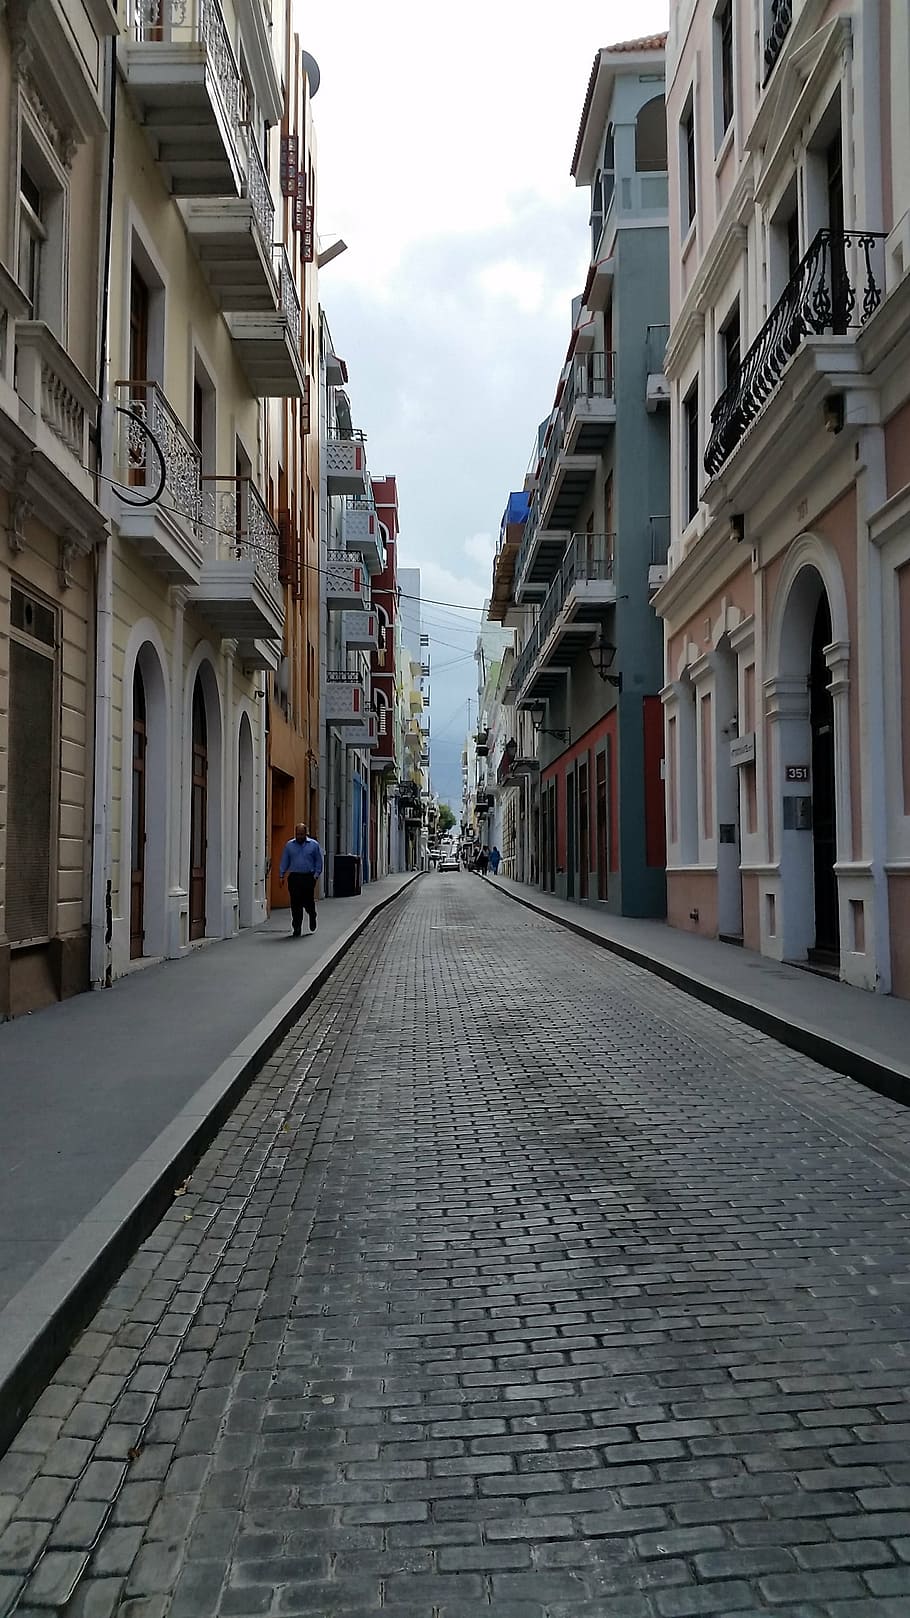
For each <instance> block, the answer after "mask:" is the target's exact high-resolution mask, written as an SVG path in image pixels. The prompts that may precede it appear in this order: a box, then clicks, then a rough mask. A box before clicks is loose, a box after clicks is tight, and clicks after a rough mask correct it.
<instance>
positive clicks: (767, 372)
mask: <svg viewBox="0 0 910 1618" xmlns="http://www.w3.org/2000/svg"><path fill="white" fill-rule="evenodd" d="M884 241H885V238H884V236H883V235H882V234H881V233H880V232H876V231H868V230H867V231H860V230H854V231H849V230H848V231H843V230H820V231H819V232H818V234H817V236H816V237H815V240H814V241H813V243H812V245H811V247H810V248H809V251H808V252H807V253H806V255H805V257H804V258H803V259H802V260H801V261H800V263H799V265H798V266H797V269H796V272H795V274H794V275H793V276H792V277H791V279H790V280H789V281H788V283H787V285H786V287H785V288H784V292H783V294H782V296H781V297H780V298H779V299H778V301H777V303H776V304H775V305H774V308H773V309H772V310H771V313H770V315H769V316H768V318H767V320H766V321H765V323H764V325H763V326H762V328H761V331H760V332H759V334H758V336H757V337H756V339H755V342H754V343H753V344H752V346H751V347H750V348H749V350H748V351H747V353H746V354H745V355H744V356H743V360H742V364H741V365H740V368H739V372H738V374H737V375H736V376H735V377H734V378H733V380H732V381H731V382H730V383H728V385H727V387H725V388H724V391H723V393H722V394H721V395H720V397H719V398H718V400H717V403H716V405H715V406H714V409H713V410H712V412H711V436H710V438H709V439H708V446H707V449H706V450H705V471H706V472H707V473H708V475H709V477H714V476H715V475H716V474H717V473H718V472H719V471H720V469H721V467H722V466H723V465H724V462H725V461H726V460H727V459H728V458H729V456H730V455H732V453H733V451H734V450H735V449H736V447H737V445H738V444H739V443H740V442H741V440H742V439H743V438H744V437H745V435H746V433H747V432H748V431H749V428H750V427H751V426H752V424H753V423H754V422H755V421H756V420H757V419H758V417H759V416H760V415H761V413H762V411H763V410H764V408H765V405H766V404H767V402H768V400H769V399H770V398H771V395H772V394H773V393H774V392H775V390H776V388H777V386H778V383H779V382H780V379H781V377H782V376H783V374H784V371H785V370H786V368H787V366H788V364H789V363H790V360H791V359H792V358H793V356H794V354H796V353H797V351H798V350H799V349H800V348H801V347H802V344H803V342H804V341H805V339H806V338H807V337H822V336H824V335H825V334H826V333H832V334H834V335H844V334H845V333H846V332H847V331H848V330H850V329H851V328H855V327H861V326H864V325H865V323H866V321H867V320H868V319H869V318H870V316H871V315H873V314H874V313H875V311H876V309H877V308H878V306H879V304H880V303H881V301H882V298H883V297H884V272H883V269H882V268H879V267H878V266H879V265H880V264H881V263H882V261H883V257H884Z"/></svg>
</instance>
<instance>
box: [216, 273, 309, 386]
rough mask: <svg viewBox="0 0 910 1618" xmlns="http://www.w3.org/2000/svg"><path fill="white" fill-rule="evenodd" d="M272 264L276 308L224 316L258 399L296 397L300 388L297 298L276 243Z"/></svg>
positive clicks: (292, 276)
mask: <svg viewBox="0 0 910 1618" xmlns="http://www.w3.org/2000/svg"><path fill="white" fill-rule="evenodd" d="M273 265H274V272H275V285H276V288H277V308H275V307H274V306H273V307H272V308H271V309H270V310H269V309H264V310H263V311H262V312H261V313H249V314H246V313H242V314H241V313H235V314H228V315H226V316H225V319H226V321H227V326H228V330H229V331H230V334H231V337H232V338H233V340H234V343H235V344H236V348H237V355H238V358H239V360H240V363H241V365H242V366H243V369H244V371H245V372H246V377H247V381H248V382H249V385H250V389H251V391H252V392H253V393H254V394H255V395H256V396H257V398H260V399H269V398H271V399H291V398H299V397H300V396H301V394H302V393H303V391H304V368H303V361H302V359H301V357H300V299H299V297H298V295H297V286H296V283H295V281H294V272H293V270H292V269H291V261H290V259H289V258H288V255H287V252H286V250H285V248H284V247H283V246H282V245H281V244H280V243H279V244H278V245H277V246H276V247H275V249H274V257H273Z"/></svg>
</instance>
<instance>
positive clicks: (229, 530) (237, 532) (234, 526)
mask: <svg viewBox="0 0 910 1618" xmlns="http://www.w3.org/2000/svg"><path fill="white" fill-rule="evenodd" d="M200 527H201V536H200V537H201V540H202V546H203V550H206V551H209V552H210V553H211V554H213V555H214V556H215V557H219V556H220V557H225V556H233V557H235V558H236V560H237V561H238V562H240V561H246V560H251V561H253V562H254V563H255V565H256V567H257V568H258V569H259V570H260V571H261V572H262V573H264V574H265V576H266V578H267V579H269V581H270V582H271V583H272V584H274V586H275V588H276V589H278V588H279V587H280V579H279V533H278V524H277V523H276V522H275V521H274V519H273V518H272V517H271V516H270V515H269V512H268V509H267V507H266V504H265V501H264V500H263V498H262V495H261V494H260V493H259V490H258V489H257V487H256V485H255V483H254V482H253V480H252V478H249V477H205V476H204V477H203V479H202V521H201V524H200Z"/></svg>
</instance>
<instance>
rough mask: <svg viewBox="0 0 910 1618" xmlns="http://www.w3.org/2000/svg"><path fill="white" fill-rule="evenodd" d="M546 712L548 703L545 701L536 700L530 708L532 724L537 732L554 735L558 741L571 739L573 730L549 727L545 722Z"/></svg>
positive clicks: (542, 734) (529, 714) (529, 713)
mask: <svg viewBox="0 0 910 1618" xmlns="http://www.w3.org/2000/svg"><path fill="white" fill-rule="evenodd" d="M546 712H547V709H546V704H545V703H543V702H535V703H534V705H533V707H530V708H529V709H528V716H529V718H530V720H531V724H532V725H533V726H534V729H535V730H536V731H537V734H538V735H539V736H553V737H555V739H556V740H557V741H558V742H567V741H569V740H570V738H571V731H568V730H548V729H547V727H546V725H545V724H544V719H545V717H546Z"/></svg>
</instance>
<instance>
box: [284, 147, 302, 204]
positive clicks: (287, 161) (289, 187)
mask: <svg viewBox="0 0 910 1618" xmlns="http://www.w3.org/2000/svg"><path fill="white" fill-rule="evenodd" d="M299 158H300V140H299V137H298V136H297V135H282V137H281V194H282V196H283V197H296V195H297V172H298V164H299Z"/></svg>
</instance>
